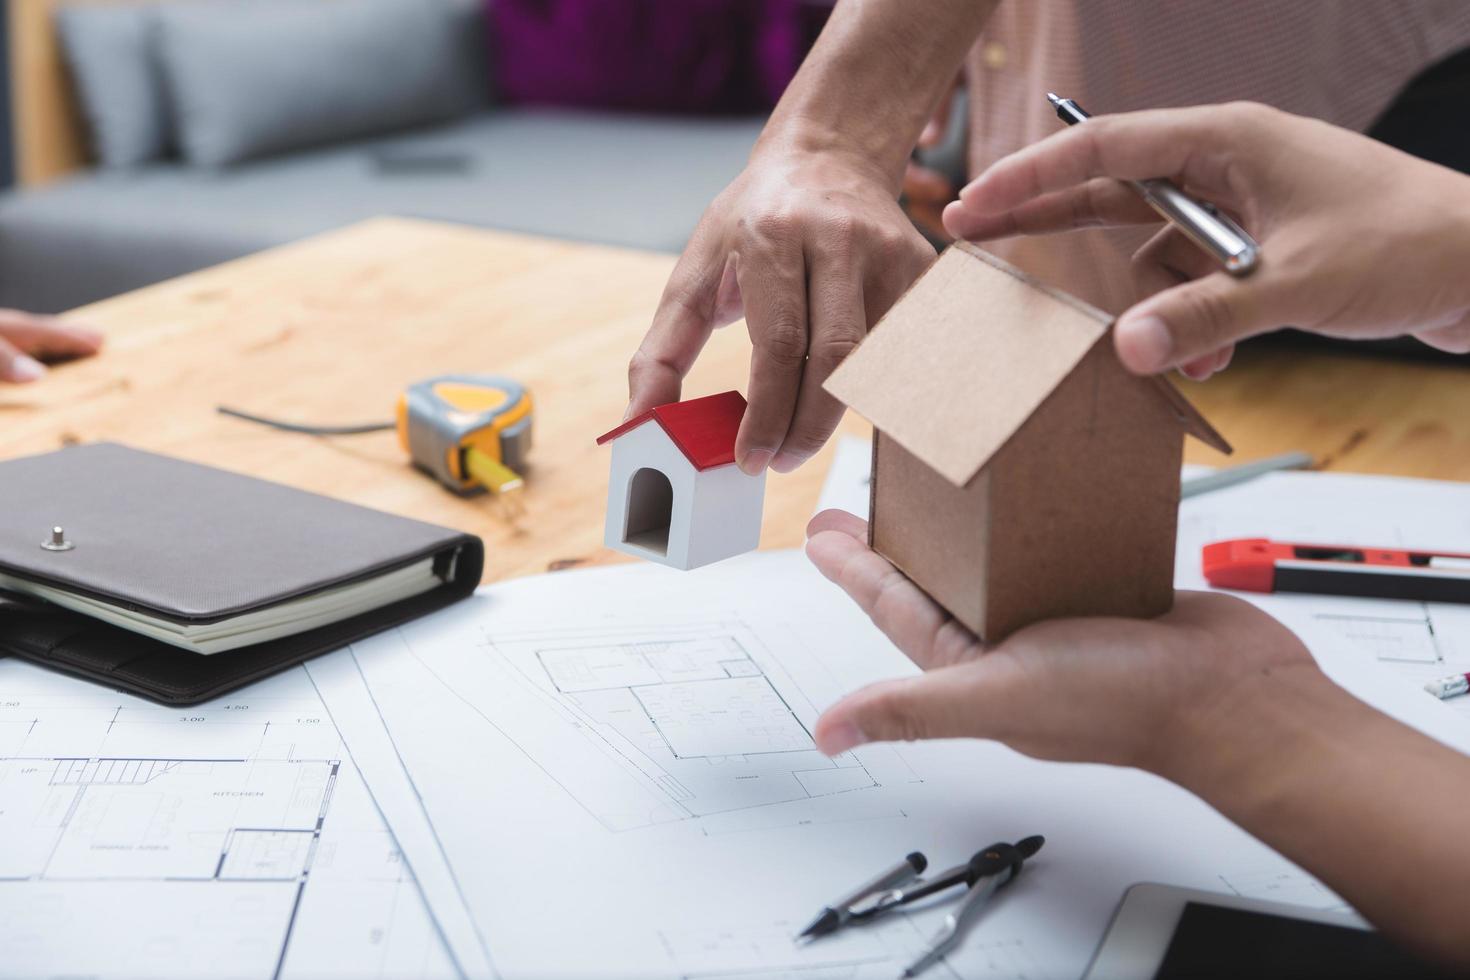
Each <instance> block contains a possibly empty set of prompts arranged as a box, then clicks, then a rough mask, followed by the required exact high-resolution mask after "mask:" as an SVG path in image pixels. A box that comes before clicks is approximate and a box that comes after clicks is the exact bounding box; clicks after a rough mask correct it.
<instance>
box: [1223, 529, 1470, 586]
mask: <svg viewBox="0 0 1470 980" xmlns="http://www.w3.org/2000/svg"><path fill="white" fill-rule="evenodd" d="M1203 559H1204V561H1203V563H1204V573H1205V580H1206V581H1207V582H1209V583H1210V584H1211V585H1213V586H1214V587H1215V588H1217V589H1238V590H1241V591H1244V592H1313V593H1316V594H1318V595H1345V596H1358V597H1361V598H1373V599H1417V600H1420V601H1421V602H1470V554H1460V553H1457V552H1451V551H1407V550H1405V549H1403V548H1358V547H1354V546H1352V545H1322V544H1292V543H1290V542H1286V541H1270V540H1268V539H1266V538H1236V539H1234V540H1232V541H1216V542H1215V543H1214V544H1207V545H1205V549H1204V556H1203Z"/></svg>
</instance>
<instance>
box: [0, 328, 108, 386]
mask: <svg viewBox="0 0 1470 980" xmlns="http://www.w3.org/2000/svg"><path fill="white" fill-rule="evenodd" d="M101 348H102V334H100V333H98V332H97V331H96V330H92V329H90V328H88V327H80V326H76V325H74V324H70V323H65V322H63V321H61V320H58V319H57V318H56V317H52V316H43V315H40V314H36V313H25V312H23V311H21V310H0V381H9V382H12V383H15V384H24V383H26V382H29V381H35V380H36V379H37V378H40V377H42V376H43V375H45V373H46V365H45V364H44V363H43V362H47V361H63V360H70V359H71V358H74V357H89V356H91V355H92V354H95V353H97V351H99V350H100V349H101Z"/></svg>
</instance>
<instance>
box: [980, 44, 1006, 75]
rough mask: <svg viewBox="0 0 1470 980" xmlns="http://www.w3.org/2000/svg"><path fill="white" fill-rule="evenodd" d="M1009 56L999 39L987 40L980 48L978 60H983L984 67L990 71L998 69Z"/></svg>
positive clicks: (1002, 66)
mask: <svg viewBox="0 0 1470 980" xmlns="http://www.w3.org/2000/svg"><path fill="white" fill-rule="evenodd" d="M1008 59H1009V56H1008V55H1007V54H1006V46H1005V45H1004V44H1001V43H1000V42H999V41H987V42H986V43H985V46H984V47H982V48H981V49H980V60H982V61H984V62H985V67H986V68H989V69H991V70H992V71H999V70H1000V69H1002V68H1004V67H1005V66H1006V61H1007V60H1008Z"/></svg>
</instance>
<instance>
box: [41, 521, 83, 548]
mask: <svg viewBox="0 0 1470 980" xmlns="http://www.w3.org/2000/svg"><path fill="white" fill-rule="evenodd" d="M41 547H43V548H45V549H46V550H47V551H70V550H72V549H73V548H75V547H76V545H74V544H72V543H71V542H70V541H68V540H67V539H66V530H65V528H63V527H61V525H59V524H58V525H57V526H56V527H53V528H52V529H51V537H49V538H47V539H46V540H45V541H42V542H41Z"/></svg>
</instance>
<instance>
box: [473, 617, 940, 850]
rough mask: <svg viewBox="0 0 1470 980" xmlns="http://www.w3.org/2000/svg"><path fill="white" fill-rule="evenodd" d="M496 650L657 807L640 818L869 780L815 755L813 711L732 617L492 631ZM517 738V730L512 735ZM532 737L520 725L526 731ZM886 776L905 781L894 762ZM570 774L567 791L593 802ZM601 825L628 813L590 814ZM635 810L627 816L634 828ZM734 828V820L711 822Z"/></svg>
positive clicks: (676, 815)
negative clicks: (595, 630)
mask: <svg viewBox="0 0 1470 980" xmlns="http://www.w3.org/2000/svg"><path fill="white" fill-rule="evenodd" d="M485 647H486V652H488V653H490V654H491V655H493V656H494V657H496V658H499V659H500V660H501V661H502V662H503V663H504V664H505V665H506V666H507V667H509V668H510V669H511V670H512V671H513V672H514V676H515V678H516V679H517V680H518V681H519V682H520V683H521V684H522V685H524V688H525V690H526V691H527V692H528V693H530V694H532V695H534V696H535V697H536V698H537V700H538V701H539V702H540V703H541V705H542V706H543V708H544V709H545V710H547V711H549V712H553V713H555V714H556V715H557V716H559V717H561V718H563V719H564V720H565V722H566V723H568V724H570V725H572V726H574V729H575V730H576V731H577V732H578V733H580V734H582V735H583V736H585V737H586V738H589V739H591V740H593V742H594V744H595V745H597V746H598V747H599V748H600V749H601V750H603V751H604V752H605V753H606V754H607V756H608V758H609V759H610V760H612V761H614V762H615V763H616V764H617V765H619V766H621V767H623V768H625V769H626V770H628V771H629V772H631V773H634V774H636V775H637V777H639V778H640V779H641V780H642V781H643V782H644V783H645V784H646V786H647V787H648V788H649V789H650V790H652V791H653V792H654V793H655V794H656V795H657V796H658V797H661V798H662V799H661V800H660V806H659V807H657V808H655V809H654V810H651V811H649V812H647V813H646V814H645V816H646V821H643V822H648V821H655V822H656V821H658V820H661V819H686V818H691V817H709V816H714V815H717V814H728V813H733V812H735V811H742V810H751V809H755V808H761V807H767V806H771V805H774V804H787V803H801V802H811V801H818V800H820V799H822V798H824V797H830V796H833V795H835V794H841V793H851V792H854V791H860V790H865V789H872V788H874V787H876V786H877V785H879V783H878V780H877V779H876V778H875V776H874V774H873V772H871V771H870V770H869V768H868V766H867V764H865V762H864V761H862V760H860V759H859V758H858V757H857V756H855V755H852V754H847V755H843V756H839V757H837V758H835V759H829V758H827V757H826V756H824V755H822V753H820V752H819V751H817V748H816V745H815V743H814V742H813V741H812V736H811V731H810V725H811V724H812V723H813V721H814V720H815V717H816V710H815V709H814V708H813V707H812V706H811V704H810V702H809V701H808V700H807V699H806V698H805V696H804V695H803V694H802V693H801V691H800V690H799V689H798V688H797V686H796V685H795V684H794V683H793V682H792V681H791V679H790V677H789V676H787V675H786V674H785V673H784V672H783V671H782V670H781V669H780V667H779V665H777V664H776V663H775V662H774V661H773V660H770V659H767V658H764V657H760V656H759V651H760V645H759V641H758V640H757V639H756V638H755V636H754V635H753V634H752V632H751V631H750V630H749V628H748V627H746V626H745V625H744V624H742V623H740V622H739V621H725V622H712V623H699V624H688V625H681V626H677V627H657V628H636V627H635V628H624V629H621V630H613V631H603V632H602V633H600V634H598V635H595V636H594V635H589V634H586V633H584V632H581V631H577V630H550V631H545V632H533V633H503V632H498V631H497V632H496V633H495V634H493V635H487V636H486V639H485ZM517 737H518V738H519V737H523V736H520V735H518V736H517ZM524 737H527V738H534V737H535V735H534V733H533V732H531V731H530V730H529V728H528V730H527V732H526V733H525V736H524ZM897 778H900V779H905V780H912V779H914V778H916V777H915V776H913V774H912V773H911V772H909V771H907V770H900V771H899V772H898V773H897ZM582 782H584V781H583V780H579V779H578V778H577V775H576V774H575V773H568V774H567V775H566V776H565V777H564V785H566V786H567V787H568V790H569V792H573V793H574V794H576V795H581V796H583V797H585V798H584V800H583V802H584V803H585V804H587V805H589V807H590V808H592V809H594V810H597V809H598V807H599V803H598V801H597V800H596V798H595V796H594V795H593V794H594V793H595V790H590V791H589V790H587V789H584V788H583V786H582V785H581V783H582ZM599 816H600V818H601V819H603V820H604V822H605V823H607V824H608V825H609V826H612V827H614V828H617V827H619V826H626V825H627V821H628V819H629V815H628V814H627V813H626V811H622V812H601V813H599ZM637 822H638V821H637V820H636V818H634V824H633V825H637ZM713 823H715V824H718V825H719V826H720V827H725V828H733V827H739V826H744V825H745V824H744V822H743V821H740V820H739V818H731V819H727V820H724V821H713Z"/></svg>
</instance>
